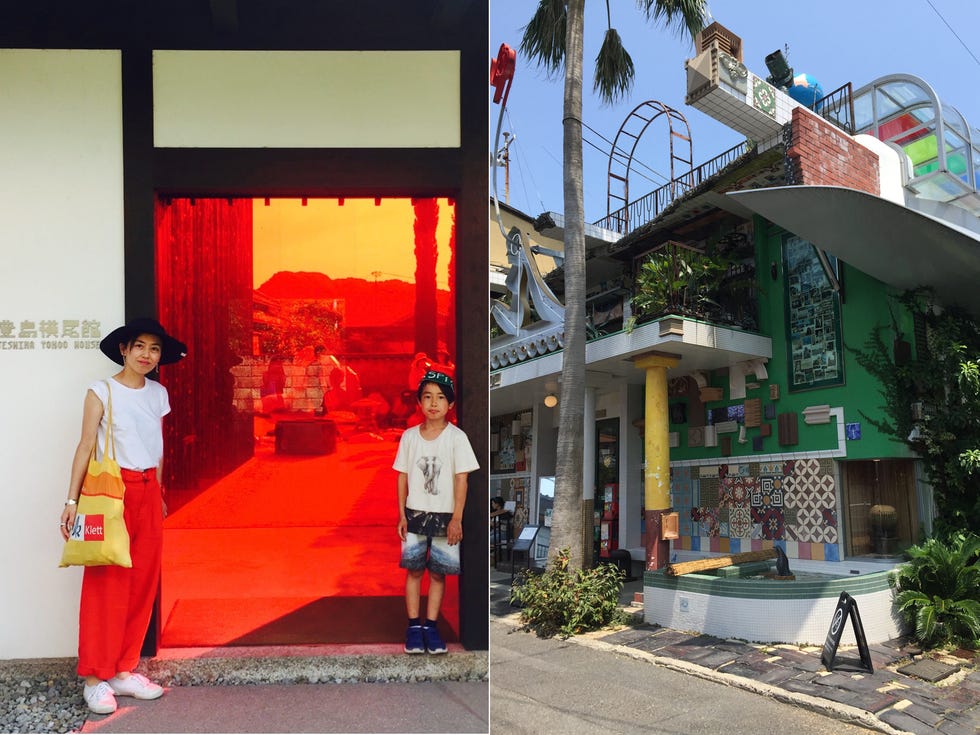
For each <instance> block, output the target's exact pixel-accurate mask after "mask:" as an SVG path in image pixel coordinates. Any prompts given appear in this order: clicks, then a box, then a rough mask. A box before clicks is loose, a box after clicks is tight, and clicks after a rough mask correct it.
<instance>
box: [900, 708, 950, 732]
mask: <svg viewBox="0 0 980 735" xmlns="http://www.w3.org/2000/svg"><path fill="white" fill-rule="evenodd" d="M902 712H904V713H905V714H907V715H908V716H909V717H914V718H915V719H917V720H918V721H919V722H923V723H925V724H926V725H928V726H929V727H932V728H934V727H935V726H936V725H938V724H939V722H940V721H941V720H942V719H943V716H942V713H939V712H933V711H932V710H931V709H928V708H927V707H923V706H921V705H918V704H913V705H912V706H911V707H906V708H905V709H904V710H902Z"/></svg>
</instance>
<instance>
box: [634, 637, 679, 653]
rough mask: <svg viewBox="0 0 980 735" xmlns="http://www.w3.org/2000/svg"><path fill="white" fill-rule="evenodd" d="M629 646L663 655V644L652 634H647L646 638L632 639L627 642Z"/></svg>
mask: <svg viewBox="0 0 980 735" xmlns="http://www.w3.org/2000/svg"><path fill="white" fill-rule="evenodd" d="M629 647H630V648H635V649H637V650H639V651H646V652H647V653H657V654H661V655H664V644H663V642H662V641H661V640H660V639H659V638H658V637H657V636H653V635H648V636H647V637H646V638H640V639H639V640H636V641H633V642H632V643H630V644H629ZM673 658H679V657H678V656H673Z"/></svg>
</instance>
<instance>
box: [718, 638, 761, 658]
mask: <svg viewBox="0 0 980 735" xmlns="http://www.w3.org/2000/svg"><path fill="white" fill-rule="evenodd" d="M715 648H716V649H718V650H720V651H730V652H732V653H734V654H736V655H737V656H751V655H752V654H758V653H759V649H757V648H756V647H755V646H750V645H749V644H748V643H740V642H738V641H723V642H721V643H719V644H718V645H717V646H715Z"/></svg>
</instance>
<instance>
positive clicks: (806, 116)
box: [786, 107, 881, 195]
mask: <svg viewBox="0 0 980 735" xmlns="http://www.w3.org/2000/svg"><path fill="white" fill-rule="evenodd" d="M786 159H787V168H788V171H787V179H788V182H789V183H792V184H797V185H800V184H808V185H811V186H844V187H847V188H849V189H857V190H859V191H865V192H868V193H869V194H875V195H877V194H879V193H880V188H881V187H880V179H879V176H878V156H877V155H875V154H874V153H873V152H872V151H870V150H868V149H867V148H865V147H864V146H863V145H861V144H860V143H857V142H856V141H855V140H854V139H853V138H851V136H849V135H847V133H845V132H844V131H842V130H841V129H840V128H838V127H836V126H834V125H832V124H831V123H829V122H827V121H826V120H824V119H823V118H820V117H818V116H817V115H814V114H813V113H811V112H810V111H808V110H804V109H802V108H800V107H797V108H795V109H794V110H793V122H792V123H791V130H790V140H789V141H788V146H787V149H786Z"/></svg>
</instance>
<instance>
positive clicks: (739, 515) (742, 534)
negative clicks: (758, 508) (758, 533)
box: [728, 506, 752, 538]
mask: <svg viewBox="0 0 980 735" xmlns="http://www.w3.org/2000/svg"><path fill="white" fill-rule="evenodd" d="M728 528H729V530H730V532H731V535H732V536H734V537H736V538H750V537H751V534H752V514H751V513H750V512H749V509H748V507H746V506H735V507H733V508H730V509H729V511H728Z"/></svg>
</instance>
